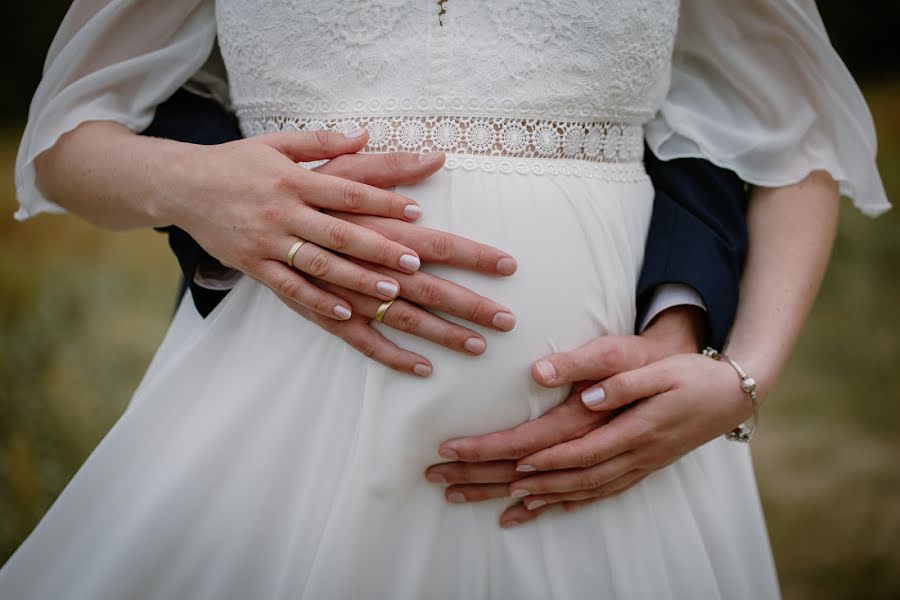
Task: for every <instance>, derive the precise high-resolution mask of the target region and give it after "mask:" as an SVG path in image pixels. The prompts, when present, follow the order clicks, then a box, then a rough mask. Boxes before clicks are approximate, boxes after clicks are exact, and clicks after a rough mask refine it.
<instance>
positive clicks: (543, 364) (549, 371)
mask: <svg viewBox="0 0 900 600" xmlns="http://www.w3.org/2000/svg"><path fill="white" fill-rule="evenodd" d="M534 368H535V369H537V370H538V373H540V374H541V377H543V378H544V381H546V382H547V383H553V380H554V379H556V367H554V366H553V363H552V362H550V361H549V360H541V361H538V362H537V363H536V364H535V365H534Z"/></svg>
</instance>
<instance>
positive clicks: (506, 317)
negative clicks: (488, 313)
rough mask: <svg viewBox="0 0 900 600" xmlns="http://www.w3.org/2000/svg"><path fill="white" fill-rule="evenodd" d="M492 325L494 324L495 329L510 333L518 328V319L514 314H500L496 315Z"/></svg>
mask: <svg viewBox="0 0 900 600" xmlns="http://www.w3.org/2000/svg"><path fill="white" fill-rule="evenodd" d="M491 323H493V325H494V327H496V328H497V329H499V330H500V331H509V330H510V329H512V328H513V327H515V326H516V318H515V317H514V316H513V314H512V313H508V312H498V313H497V314H496V315H494V319H493V320H492V321H491Z"/></svg>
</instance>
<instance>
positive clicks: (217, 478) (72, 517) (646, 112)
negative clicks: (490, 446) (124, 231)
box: [0, 0, 887, 600]
mask: <svg viewBox="0 0 900 600" xmlns="http://www.w3.org/2000/svg"><path fill="white" fill-rule="evenodd" d="M707 4H708V3H700V2H698V1H695V2H684V3H683V6H679V3H678V2H677V1H676V0H613V1H611V2H604V3H596V2H591V1H588V0H561V1H558V2H547V1H544V0H516V1H515V2H512V1H510V2H506V1H501V2H481V1H478V0H448V1H447V2H445V3H443V6H444V8H445V10H446V12H445V14H443V15H442V16H440V18H439V13H438V9H439V6H438V4H437V3H436V2H432V1H425V0H422V1H404V0H380V1H370V2H363V1H347V0H344V1H341V2H337V1H325V2H312V1H309V0H294V1H290V2H289V1H288V0H271V1H268V2H265V3H261V2H252V1H250V0H219V1H218V2H216V3H215V4H214V5H213V3H212V2H199V1H196V0H193V1H186V0H181V1H178V2H170V3H166V7H165V8H164V9H160V8H159V6H158V5H154V3H153V2H150V1H147V0H145V1H137V2H136V1H125V0H115V1H112V2H96V1H95V2H88V1H83V2H75V5H74V6H73V8H72V11H71V12H70V14H69V16H68V17H67V20H66V21H65V22H64V23H63V26H62V28H61V30H60V33H59V34H58V36H57V39H56V40H55V41H54V44H53V47H52V48H51V51H50V57H49V59H48V63H47V68H46V73H45V78H44V81H43V82H42V85H41V88H40V89H39V90H38V93H37V94H36V96H35V101H34V104H33V106H32V113H31V119H30V122H29V126H28V127H29V128H28V130H27V131H26V135H25V138H24V140H23V144H22V149H21V152H20V156H19V162H18V165H17V166H18V170H17V176H18V191H19V197H20V200H21V203H22V210H21V211H20V214H19V216H20V217H21V218H24V217H27V216H30V215H32V214H36V213H38V212H44V211H54V210H59V208H58V207H56V206H55V205H53V204H52V203H51V202H50V201H49V200H47V199H46V198H44V197H43V196H42V195H41V193H40V191H39V190H37V188H36V187H35V185H34V176H33V166H32V161H33V159H34V156H35V155H37V154H38V153H39V152H41V151H42V150H44V149H46V148H48V147H49V146H50V145H52V144H53V143H54V142H55V140H56V139H57V138H58V137H59V135H61V134H62V133H64V132H65V131H68V130H69V129H71V128H72V127H74V126H76V125H77V124H78V123H81V122H83V121H86V120H90V119H112V120H116V121H119V122H122V123H125V124H127V125H128V126H129V127H132V128H133V129H135V130H139V129H140V128H142V127H144V126H146V125H147V123H148V122H149V119H150V118H151V116H152V112H153V107H154V106H155V105H156V104H158V103H159V102H160V101H161V100H162V99H164V98H165V97H167V96H168V95H169V94H170V93H172V91H173V90H174V89H176V88H177V87H178V86H180V85H182V84H183V83H184V82H185V81H186V80H187V79H188V78H190V77H191V76H193V75H194V74H195V73H196V72H197V71H198V69H200V67H201V66H202V65H203V64H204V63H205V61H206V59H207V56H208V54H209V52H210V50H211V48H212V45H213V40H214V36H216V35H218V40H219V44H220V46H221V52H222V56H223V58H224V64H225V66H226V67H227V71H228V76H229V86H230V99H231V102H232V103H233V107H234V109H235V110H236V112H237V114H238V116H239V117H240V121H241V126H242V128H243V130H244V132H245V134H247V135H255V134H259V133H263V132H268V131H274V130H304V129H305V130H312V129H319V128H334V129H339V130H342V129H343V130H349V129H353V128H355V127H357V126H365V127H367V128H368V129H369V132H370V145H369V148H368V150H369V151H376V152H378V151H387V150H397V149H402V150H412V151H422V150H436V149H439V150H443V151H445V152H447V153H448V160H447V166H446V167H445V168H444V169H443V170H442V171H440V172H439V173H437V174H436V175H435V176H434V177H432V178H430V179H429V180H428V181H426V182H424V183H421V184H418V185H415V186H409V187H402V188H400V189H399V190H398V191H399V192H400V193H402V194H406V195H409V196H410V197H412V198H414V199H416V200H417V201H418V202H419V203H420V204H421V206H422V207H423V209H424V218H423V220H422V223H423V224H424V225H427V226H431V227H436V228H440V229H445V230H448V231H452V232H454V233H458V234H461V235H464V236H467V237H470V238H473V239H476V240H479V241H482V242H485V243H488V244H491V245H494V246H497V247H499V248H503V249H505V250H507V251H509V252H510V253H512V254H513V255H514V256H515V257H516V258H517V259H518V262H519V270H518V272H517V273H516V274H515V275H514V276H513V277H510V278H508V279H499V278H490V277H487V276H482V275H477V274H472V273H465V272H456V271H452V270H450V269H445V268H438V267H426V269H427V270H428V271H430V272H433V273H436V274H439V275H442V276H447V277H450V278H452V279H454V280H455V281H457V282H459V283H461V284H462V285H464V286H467V287H470V288H472V289H474V290H476V291H478V292H479V293H482V294H484V295H486V296H489V297H491V298H494V299H495V300H497V301H499V302H500V303H503V304H505V305H507V306H509V307H510V308H511V309H512V310H513V311H514V312H515V314H516V316H517V319H518V324H517V326H516V328H515V330H514V331H512V332H510V333H505V334H500V333H496V332H491V331H483V332H482V333H484V335H485V338H486V339H487V344H488V349H487V351H486V353H485V354H484V355H483V356H481V357H477V358H473V357H468V356H464V355H461V354H459V353H454V352H451V351H449V350H445V349H442V348H439V347H437V346H435V345H433V344H429V343H427V342H423V341H421V340H419V339H417V338H413V337H410V336H407V335H404V334H401V333H398V332H396V331H394V330H391V329H388V328H386V327H380V326H379V329H380V330H381V331H382V332H383V333H384V334H385V335H386V336H387V337H389V338H390V339H392V340H394V341H396V342H397V343H399V344H401V345H403V346H405V347H408V348H410V349H412V350H414V351H417V352H420V353H422V354H425V355H427V356H429V357H430V358H431V359H432V361H433V363H434V365H435V369H434V374H433V375H432V376H431V377H430V378H427V379H420V378H416V377H412V376H408V375H402V374H398V373H395V372H393V371H390V370H388V369H387V368H385V367H382V366H380V365H378V364H376V363H375V362H373V361H371V360H368V359H366V358H364V357H363V356H361V355H359V354H358V353H356V352H355V351H354V350H352V349H351V348H350V347H349V346H347V345H346V344H345V343H343V342H342V341H340V340H339V339H337V338H335V337H333V336H331V335H329V334H327V333H325V332H323V331H322V330H320V329H319V328H318V327H316V326H315V325H313V324H311V323H308V322H306V321H304V320H303V319H300V318H299V317H297V315H296V314H294V313H293V312H291V311H290V310H288V309H287V308H286V307H284V306H283V305H282V304H281V303H280V302H279V301H278V300H277V299H276V298H275V296H274V295H273V294H272V293H271V292H270V291H269V290H267V289H266V288H264V287H262V286H261V285H260V284H258V283H256V282H255V281H253V280H251V279H250V278H244V279H242V280H241V281H240V282H239V283H238V284H237V286H236V288H235V289H234V290H233V291H232V292H231V293H230V294H229V295H228V297H227V298H226V299H225V301H224V302H223V303H222V304H221V305H220V306H219V307H218V308H217V309H216V310H215V311H214V312H213V314H212V315H211V316H210V317H209V318H207V319H205V320H203V319H200V318H199V317H198V316H197V314H196V312H195V311H194V309H193V306H192V305H191V303H190V301H189V300H186V301H184V302H183V303H182V305H181V307H180V308H179V311H178V313H177V315H176V317H175V320H174V322H173V324H172V326H171V329H170V330H169V333H168V335H167V337H166V339H165V341H164V342H163V344H162V346H161V348H160V349H159V351H158V352H157V354H156V356H155V358H154V360H153V363H152V365H151V366H150V368H149V370H148V372H147V374H146V376H145V378H144V380H143V381H142V383H141V385H140V387H139V389H138V390H137V392H136V393H135V395H134V397H133V399H132V401H131V403H130V405H129V407H128V409H127V411H126V412H125V414H124V415H123V416H122V418H121V419H120V420H119V421H118V423H117V424H116V425H115V426H114V427H113V428H112V430H111V431H110V432H109V434H108V435H107V436H106V437H105V438H104V439H103V441H102V442H101V443H100V445H99V446H98V447H97V449H96V450H95V451H94V452H93V454H92V455H91V456H90V458H89V459H88V460H87V462H86V463H85V464H84V466H83V467H82V468H81V469H80V471H79V472H78V473H77V475H76V476H75V477H74V478H73V480H72V481H71V482H70V484H69V485H68V486H67V487H66V489H65V490H64V491H63V493H62V494H61V495H60V497H59V498H58V500H57V501H56V503H55V504H54V505H53V506H52V508H51V509H50V510H49V512H48V513H47V515H46V516H45V517H44V519H43V520H42V521H41V522H40V524H39V525H38V526H37V528H36V529H35V530H34V532H33V533H32V534H31V535H30V537H29V538H28V539H27V540H26V541H25V542H24V543H23V544H22V546H21V547H20V548H19V549H18V551H17V552H16V553H15V554H14V555H13V557H12V558H11V559H10V560H9V561H8V563H7V564H6V565H5V566H4V568H3V569H2V571H0V597H2V598H4V599H7V598H8V599H10V600H12V599H16V600H25V599H32V598H67V599H91V600H99V599H113V598H148V599H160V600H163V599H166V600H169V599H174V598H185V599H187V598H190V599H206V598H209V599H212V598H216V599H221V598H235V599H239V598H241V599H243V598H246V599H251V598H252V599H276V598H277V599H281V598H306V599H344V598H347V599H350V598H374V599H388V598H390V599H402V598H408V599H441V598H455V599H460V600H463V599H465V600H473V599H477V598H495V599H505V598H522V599H524V598H535V599H538V598H540V599H544V598H559V599H575V598H588V597H590V598H648V599H649V598H653V599H659V598H703V599H707V598H728V599H736V598H747V599H761V598H774V597H777V596H778V593H779V592H778V586H777V581H776V576H775V569H774V566H773V562H772V556H771V552H770V549H769V543H768V539H767V535H766V530H765V524H764V521H763V516H762V513H761V510H760V504H759V499H758V495H757V490H756V487H755V482H754V476H753V471H752V466H751V461H750V455H749V451H748V448H747V446H745V445H741V444H736V443H732V442H727V441H724V440H723V439H719V440H715V441H713V442H711V443H709V444H707V445H705V446H703V447H701V448H699V449H697V450H695V451H694V452H692V453H690V454H688V455H687V456H685V457H683V458H682V459H680V460H678V461H677V462H675V463H674V464H672V465H671V466H669V467H666V468H664V469H662V470H660V471H659V472H657V473H655V474H653V475H651V476H650V477H648V478H647V479H646V480H644V481H643V482H642V483H640V484H639V485H637V486H635V487H634V488H632V489H630V490H629V491H627V492H625V493H623V494H621V495H620V496H617V497H614V498H610V499H608V500H604V501H602V502H598V503H595V504H593V505H590V506H588V507H586V508H585V509H583V510H580V511H576V512H574V513H571V514H569V513H564V512H562V511H558V510H551V511H549V512H547V513H545V514H544V515H542V516H541V517H540V518H539V519H537V520H536V521H534V522H531V523H528V524H526V525H524V526H520V527H517V528H513V529H510V530H503V529H501V528H500V527H499V526H498V516H499V514H500V513H501V511H502V510H503V509H504V508H505V507H506V506H508V505H509V504H510V502H511V501H510V500H497V501H492V502H485V503H478V504H467V505H451V504H448V503H447V502H446V501H445V500H444V497H443V494H442V489H441V488H440V487H439V486H435V485H433V484H430V483H428V482H426V481H425V479H424V476H423V472H424V470H425V468H426V467H427V466H428V465H430V464H432V463H435V462H438V461H439V460H440V459H439V457H438V456H437V454H436V449H437V447H438V445H439V443H440V442H442V441H443V440H446V439H448V438H452V437H456V436H463V435H472V434H479V433H484V432H489V431H494V430H498V429H503V428H506V427H509V426H512V425H514V424H517V423H520V422H522V421H525V420H527V419H531V418H535V417H537V416H539V415H541V414H542V413H543V412H545V411H547V410H548V409H549V408H550V407H552V406H553V405H554V404H556V403H558V402H560V401H561V400H562V399H563V398H564V397H565V395H566V393H565V391H564V390H547V389H542V388H539V387H538V386H536V385H535V384H534V383H533V382H532V381H531V378H530V376H529V373H528V365H529V364H530V363H531V362H532V361H533V360H535V359H536V358H538V357H540V356H542V355H545V354H547V353H548V352H551V351H553V350H557V349H568V348H573V347H576V346H578V345H580V344H582V343H584V342H585V341H587V340H589V339H591V338H594V337H596V336H599V335H605V334H625V333H629V332H631V331H632V329H633V324H634V319H635V308H634V289H635V284H636V277H637V275H638V273H639V270H640V267H641V263H642V258H643V257H642V255H643V247H644V240H645V235H646V231H647V226H648V221H649V217H650V213H651V206H652V198H653V189H652V186H651V184H650V182H649V181H648V179H647V177H646V174H645V173H644V170H643V166H642V162H641V158H642V155H643V147H644V140H645V137H646V139H647V141H648V142H649V143H650V145H651V148H653V150H654V151H655V152H656V153H657V154H659V155H660V156H662V157H664V158H671V157H675V156H703V157H706V158H708V159H710V160H713V161H715V162H717V163H719V164H722V165H725V166H727V167H730V168H732V169H734V170H736V171H737V172H738V173H739V174H740V175H741V176H742V177H743V178H744V179H745V180H747V181H750V182H754V183H760V184H769V185H776V184H780V183H789V182H792V181H797V180H799V179H802V178H803V176H805V175H806V173H808V172H809V170H811V169H813V168H823V169H827V170H829V171H830V172H831V173H832V174H833V175H834V176H835V178H836V179H839V180H840V181H841V185H842V189H843V190H844V191H845V192H846V193H847V194H849V195H852V196H854V198H855V200H856V202H857V204H858V205H859V206H860V207H862V208H863V209H864V210H866V211H867V212H871V213H875V212H878V211H880V210H883V209H884V208H886V206H887V204H886V200H885V199H884V193H883V190H882V188H881V184H880V181H879V180H878V176H877V172H876V171H875V168H874V162H873V156H874V134H873V132H872V128H871V121H870V119H869V115H868V112H867V110H866V108H865V104H864V103H863V102H862V100H861V97H860V96H859V92H858V90H857V89H856V87H855V85H854V84H853V82H852V79H850V78H849V76H848V74H847V73H846V71H845V70H844V68H843V66H842V64H841V63H840V61H839V59H838V58H837V57H836V56H835V55H834V53H833V51H832V50H831V47H830V45H829V44H828V41H827V37H826V36H825V35H824V33H823V30H822V28H821V23H820V22H819V21H818V15H817V13H816V12H815V8H814V5H813V3H812V2H811V1H810V2H801V3H792V2H780V1H776V0H772V1H771V2H749V1H748V2H745V1H744V0H730V1H728V2H718V3H716V4H715V6H712V5H707ZM679 12H680V14H681V19H680V21H679ZM779 31H780V32H781V37H779V35H777V34H778V32H779ZM763 33H765V35H763ZM779 43H782V44H783V46H782V48H781V57H780V60H779V61H772V60H771V56H772V52H773V48H777V47H778V44H779ZM801 50H802V51H801ZM729 54H733V56H732V57H731V58H729V57H728V56H729ZM673 55H674V59H673ZM214 71H215V70H214V68H212V67H211V66H210V65H209V64H207V68H205V69H204V70H203V71H202V72H201V74H200V75H199V76H197V77H196V80H195V82H194V83H195V84H196V83H204V84H206V87H207V89H212V90H213V91H215V90H216V88H217V85H216V84H217V82H218V81H219V80H218V79H217V76H216V73H215V72H214ZM804 82H810V84H809V85H804ZM757 88H758V89H757ZM760 90H763V91H760ZM771 90H774V91H771ZM839 137H840V138H841V141H842V146H841V147H840V148H837V146H836V144H834V143H833V142H834V140H835V139H837V138H839ZM709 201H710V202H714V201H715V199H714V198H710V199H709Z"/></svg>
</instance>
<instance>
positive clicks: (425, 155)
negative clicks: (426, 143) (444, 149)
mask: <svg viewBox="0 0 900 600" xmlns="http://www.w3.org/2000/svg"><path fill="white" fill-rule="evenodd" d="M440 158H441V153H440V152H422V153H421V154H419V163H420V164H423V165H430V164H431V163H433V162H436V161H437V160H438V159H440Z"/></svg>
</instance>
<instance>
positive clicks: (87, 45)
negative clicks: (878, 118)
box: [16, 0, 890, 219]
mask: <svg viewBox="0 0 900 600" xmlns="http://www.w3.org/2000/svg"><path fill="white" fill-rule="evenodd" d="M442 7H443V10H444V14H443V15H441V16H440V19H441V21H442V22H443V23H441V22H439V19H438V18H439V14H440V12H441V8H442ZM216 38H218V40H219V43H220V47H221V50H222V54H223V56H224V59H225V62H226V64H227V68H228V71H229V75H230V93H231V100H232V104H233V106H234V107H235V108H236V109H237V112H238V115H239V117H240V119H241V126H242V128H243V130H244V132H245V133H246V134H250V135H252V134H255V133H260V132H263V131H270V130H273V129H310V128H320V127H323V126H324V127H327V128H333V129H342V128H346V127H352V126H360V125H362V126H366V127H368V129H369V144H370V146H373V147H372V149H373V150H377V151H385V150H391V149H404V150H407V149H411V150H420V151H421V150H431V149H440V150H445V151H447V152H448V155H450V156H449V157H448V161H447V163H448V164H451V162H452V161H457V162H458V164H460V165H461V166H464V167H465V166H472V167H479V166H481V167H489V168H497V169H503V170H509V169H513V168H514V169H517V170H518V169H520V168H523V166H528V168H531V169H532V170H534V169H535V166H534V165H535V163H536V162H542V163H543V164H542V165H539V167H540V168H542V169H545V171H544V172H551V173H552V172H559V173H573V174H585V173H587V174H589V175H599V176H602V177H607V178H610V177H624V178H628V177H630V176H631V173H632V172H633V171H629V169H631V168H632V167H633V166H634V165H636V164H639V162H638V161H636V160H635V158H636V157H637V156H639V155H640V153H641V152H642V150H643V148H644V140H646V142H647V147H648V148H650V150H651V151H652V152H653V153H654V154H656V156H657V157H659V158H661V159H663V160H668V159H674V158H685V157H694V158H705V159H709V160H711V161H712V162H714V163H716V164H717V165H720V166H722V167H725V168H728V169H731V170H732V171H734V172H735V173H737V174H738V175H739V176H740V177H741V179H743V180H744V181H747V182H748V183H753V184H757V185H763V186H768V187H777V186H781V185H788V184H792V183H797V182H799V181H801V180H803V178H805V177H806V176H807V174H809V173H810V172H811V171H814V170H824V171H827V172H828V173H830V174H831V175H832V176H833V177H834V178H835V179H836V180H837V181H838V182H839V183H840V189H841V193H842V194H844V195H847V196H850V197H852V198H853V199H854V201H855V202H856V204H857V206H859V207H860V208H861V209H862V210H863V211H864V212H866V213H867V214H872V215H875V214H879V213H881V212H883V211H885V210H887V208H888V207H889V206H890V205H889V204H888V202H887V198H886V196H885V193H884V186H883V185H882V183H881V179H880V177H879V175H878V171H877V167H876V163H875V151H876V142H875V128H874V125H873V123H872V118H871V115H870V114H869V111H868V108H867V107H866V103H865V100H864V98H863V96H862V94H861V93H860V91H859V88H858V86H857V85H856V83H855V82H854V81H853V78H852V77H851V75H850V73H849V72H848V71H847V69H846V68H845V67H844V64H843V63H842V62H841V60H840V57H839V56H838V55H837V54H836V53H835V51H834V48H832V46H831V43H830V41H829V40H828V34H827V32H826V31H825V27H824V25H823V24H822V21H821V18H820V17H819V14H818V11H817V10H816V5H815V3H814V2H811V1H809V0H715V1H710V0H604V1H603V2H600V1H599V0H552V1H550V0H492V1H487V0H442V1H439V0H340V1H338V0H315V1H314V0H266V1H265V2H263V1H261V0H167V1H166V2H165V9H164V10H160V2H159V0H89V1H88V0H80V1H77V2H73V3H72V7H71V8H70V10H69V13H68V14H67V15H66V18H65V20H64V21H63V23H62V25H61V26H60V29H59V32H58V33H57V35H56V37H55V38H54V40H53V44H52V46H51V47H50V51H49V53H48V55H47V61H46V63H45V68H44V78H43V79H42V80H41V84H40V86H39V87H38V90H37V92H36V93H35V96H34V99H33V101H32V103H31V108H30V110H29V118H28V125H27V127H26V129H25V133H24V135H23V138H22V144H21V146H20V148H19V154H18V157H17V159H16V190H17V194H18V196H19V200H20V202H21V210H20V211H19V212H18V213H17V214H16V216H17V218H19V219H24V218H27V217H30V216H32V215H35V214H38V213H41V212H60V211H62V208H61V207H60V206H58V205H56V204H55V203H53V202H51V201H50V200H49V199H48V198H46V197H45V196H44V195H43V194H42V193H41V191H40V190H39V189H38V187H37V185H36V179H35V169H34V160H35V157H37V156H38V155H39V154H40V153H42V152H44V151H46V150H47V149H48V148H50V147H52V146H53V145H54V144H55V143H56V141H57V140H58V139H59V137H60V136H61V135H63V134H64V133H66V132H68V131H71V130H72V129H74V128H75V127H77V126H78V125H79V124H80V123H83V122H85V121H92V120H94V121H96V120H109V121H115V122H117V123H122V124H124V125H126V126H127V127H129V128H130V129H132V130H133V131H141V130H143V129H144V128H145V127H147V125H149V124H150V122H151V120H152V119H153V115H154V112H155V110H156V107H157V106H158V105H159V104H160V103H162V102H163V101H164V100H165V99H166V98H168V97H169V96H170V95H171V94H172V93H173V92H174V91H175V90H176V89H178V88H179V87H181V86H182V85H185V84H186V83H187V82H189V81H190V82H192V83H199V84H201V85H202V86H204V87H206V89H207V90H208V91H212V93H213V95H214V96H216V97H218V98H221V97H223V96H225V95H226V94H225V93H222V87H224V86H223V84H224V79H223V78H222V75H223V73H222V71H221V69H220V68H218V67H219V66H221V65H219V64H218V63H217V61H215V60H212V61H209V62H207V61H208V59H209V58H210V53H211V51H212V49H213V47H214V44H215V40H216ZM204 63H206V67H204ZM376 142H377V144H376ZM455 152H458V154H454V153H455ZM560 158H567V159H572V160H558V159H560ZM545 159H549V160H545ZM525 162H528V163H529V164H528V165H524V163H525ZM621 165H631V166H632V167H628V168H625V169H622V168H620V166H621Z"/></svg>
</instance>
